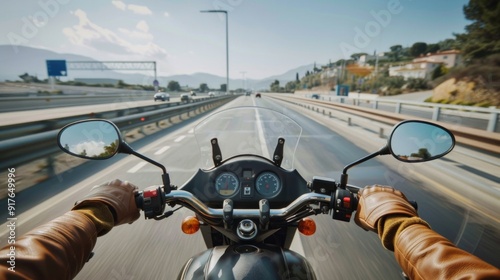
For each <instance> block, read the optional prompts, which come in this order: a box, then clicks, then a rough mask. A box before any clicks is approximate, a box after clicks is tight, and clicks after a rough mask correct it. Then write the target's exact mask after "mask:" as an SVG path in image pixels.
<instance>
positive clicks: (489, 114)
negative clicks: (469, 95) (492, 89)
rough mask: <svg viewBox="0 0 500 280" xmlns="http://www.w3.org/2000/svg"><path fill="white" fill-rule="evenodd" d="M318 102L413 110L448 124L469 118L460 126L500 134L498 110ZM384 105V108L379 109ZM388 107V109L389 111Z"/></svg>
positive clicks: (376, 102) (368, 101)
mask: <svg viewBox="0 0 500 280" xmlns="http://www.w3.org/2000/svg"><path fill="white" fill-rule="evenodd" d="M319 100H323V101H330V102H335V103H340V104H350V105H354V106H359V107H364V108H370V109H375V110H380V111H385V112H392V113H396V114H407V115H414V114H413V113H412V112H410V111H412V110H413V111H414V112H416V111H418V112H419V114H421V116H417V117H422V118H426V119H430V120H432V121H442V122H450V120H451V121H452V122H453V121H455V123H456V118H457V117H463V118H469V119H471V122H469V123H465V122H463V123H461V125H462V126H466V127H472V128H477V129H483V130H485V131H488V132H500V119H499V115H500V109H497V108H482V107H475V106H463V105H449V104H438V103H427V102H415V101H403V100H391V99H376V98H363V97H359V98H356V97H351V96H349V97H347V96H330V95H320V96H319ZM384 105H385V107H386V108H385V109H383V108H381V107H383V106H384ZM388 107H390V109H389V108H388Z"/></svg>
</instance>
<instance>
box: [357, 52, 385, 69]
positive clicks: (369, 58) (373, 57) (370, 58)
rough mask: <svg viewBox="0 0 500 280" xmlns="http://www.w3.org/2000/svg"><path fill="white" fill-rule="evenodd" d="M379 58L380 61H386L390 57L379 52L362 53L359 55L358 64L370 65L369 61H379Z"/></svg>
mask: <svg viewBox="0 0 500 280" xmlns="http://www.w3.org/2000/svg"><path fill="white" fill-rule="evenodd" d="M377 58H378V61H379V62H380V61H386V60H388V59H389V57H387V56H385V53H379V54H376V55H366V54H365V55H362V56H360V57H359V59H358V61H357V64H358V65H359V66H367V65H368V62H370V61H374V62H375V61H377Z"/></svg>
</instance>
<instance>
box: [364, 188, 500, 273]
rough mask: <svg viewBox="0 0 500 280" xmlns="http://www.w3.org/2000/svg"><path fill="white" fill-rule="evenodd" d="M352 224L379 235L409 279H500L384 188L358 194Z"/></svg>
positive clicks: (405, 202)
mask: <svg viewBox="0 0 500 280" xmlns="http://www.w3.org/2000/svg"><path fill="white" fill-rule="evenodd" d="M358 196H359V205H358V210H357V212H356V216H355V221H356V224H358V225H359V226H360V227H362V228H364V229H366V230H371V231H374V232H376V233H378V235H379V237H380V239H381V241H382V244H383V245H384V247H385V248H387V249H389V250H391V251H394V254H395V256H396V260H397V261H398V263H399V264H400V265H401V268H402V269H403V271H404V272H405V273H406V275H408V276H409V278H410V279H500V270H499V269H497V268H495V267H494V266H492V265H490V264H488V263H486V262H484V261H482V260H481V259H479V258H477V257H476V256H474V255H472V254H469V253H467V252H465V251H463V250H461V249H459V248H457V247H456V246H455V245H453V243H451V242H450V241H448V240H447V239H446V238H444V237H443V236H441V235H439V234H438V233H436V232H434V231H433V230H431V229H430V227H429V225H428V224H427V223H426V222H425V221H424V220H422V219H420V218H419V217H418V214H417V212H416V211H415V209H414V208H413V207H412V206H411V205H410V204H409V203H408V200H407V199H406V197H405V196H404V194H402V193H401V192H399V191H397V190H394V189H393V188H389V187H383V186H373V187H367V188H364V189H363V190H361V191H360V192H359V194H358Z"/></svg>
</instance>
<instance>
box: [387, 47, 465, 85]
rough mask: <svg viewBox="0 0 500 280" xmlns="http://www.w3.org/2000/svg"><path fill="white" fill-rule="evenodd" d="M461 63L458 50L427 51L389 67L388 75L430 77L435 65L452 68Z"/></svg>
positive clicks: (406, 77)
mask: <svg viewBox="0 0 500 280" xmlns="http://www.w3.org/2000/svg"><path fill="white" fill-rule="evenodd" d="M461 63H462V56H461V55H460V51H457V50H449V51H442V52H437V53H428V54H427V55H422V56H420V57H417V58H415V59H413V61H412V62H411V63H408V64H405V65H399V66H390V67H389V76H402V77H404V78H405V80H406V79H408V78H422V79H430V78H431V75H432V72H433V71H434V70H435V69H436V67H441V66H445V67H447V68H452V67H455V66H457V65H460V64H461Z"/></svg>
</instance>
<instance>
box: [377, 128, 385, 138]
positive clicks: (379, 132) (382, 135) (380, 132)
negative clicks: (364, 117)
mask: <svg viewBox="0 0 500 280" xmlns="http://www.w3.org/2000/svg"><path fill="white" fill-rule="evenodd" d="M378 137H380V138H384V128H382V127H381V128H380V129H379V130H378Z"/></svg>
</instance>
